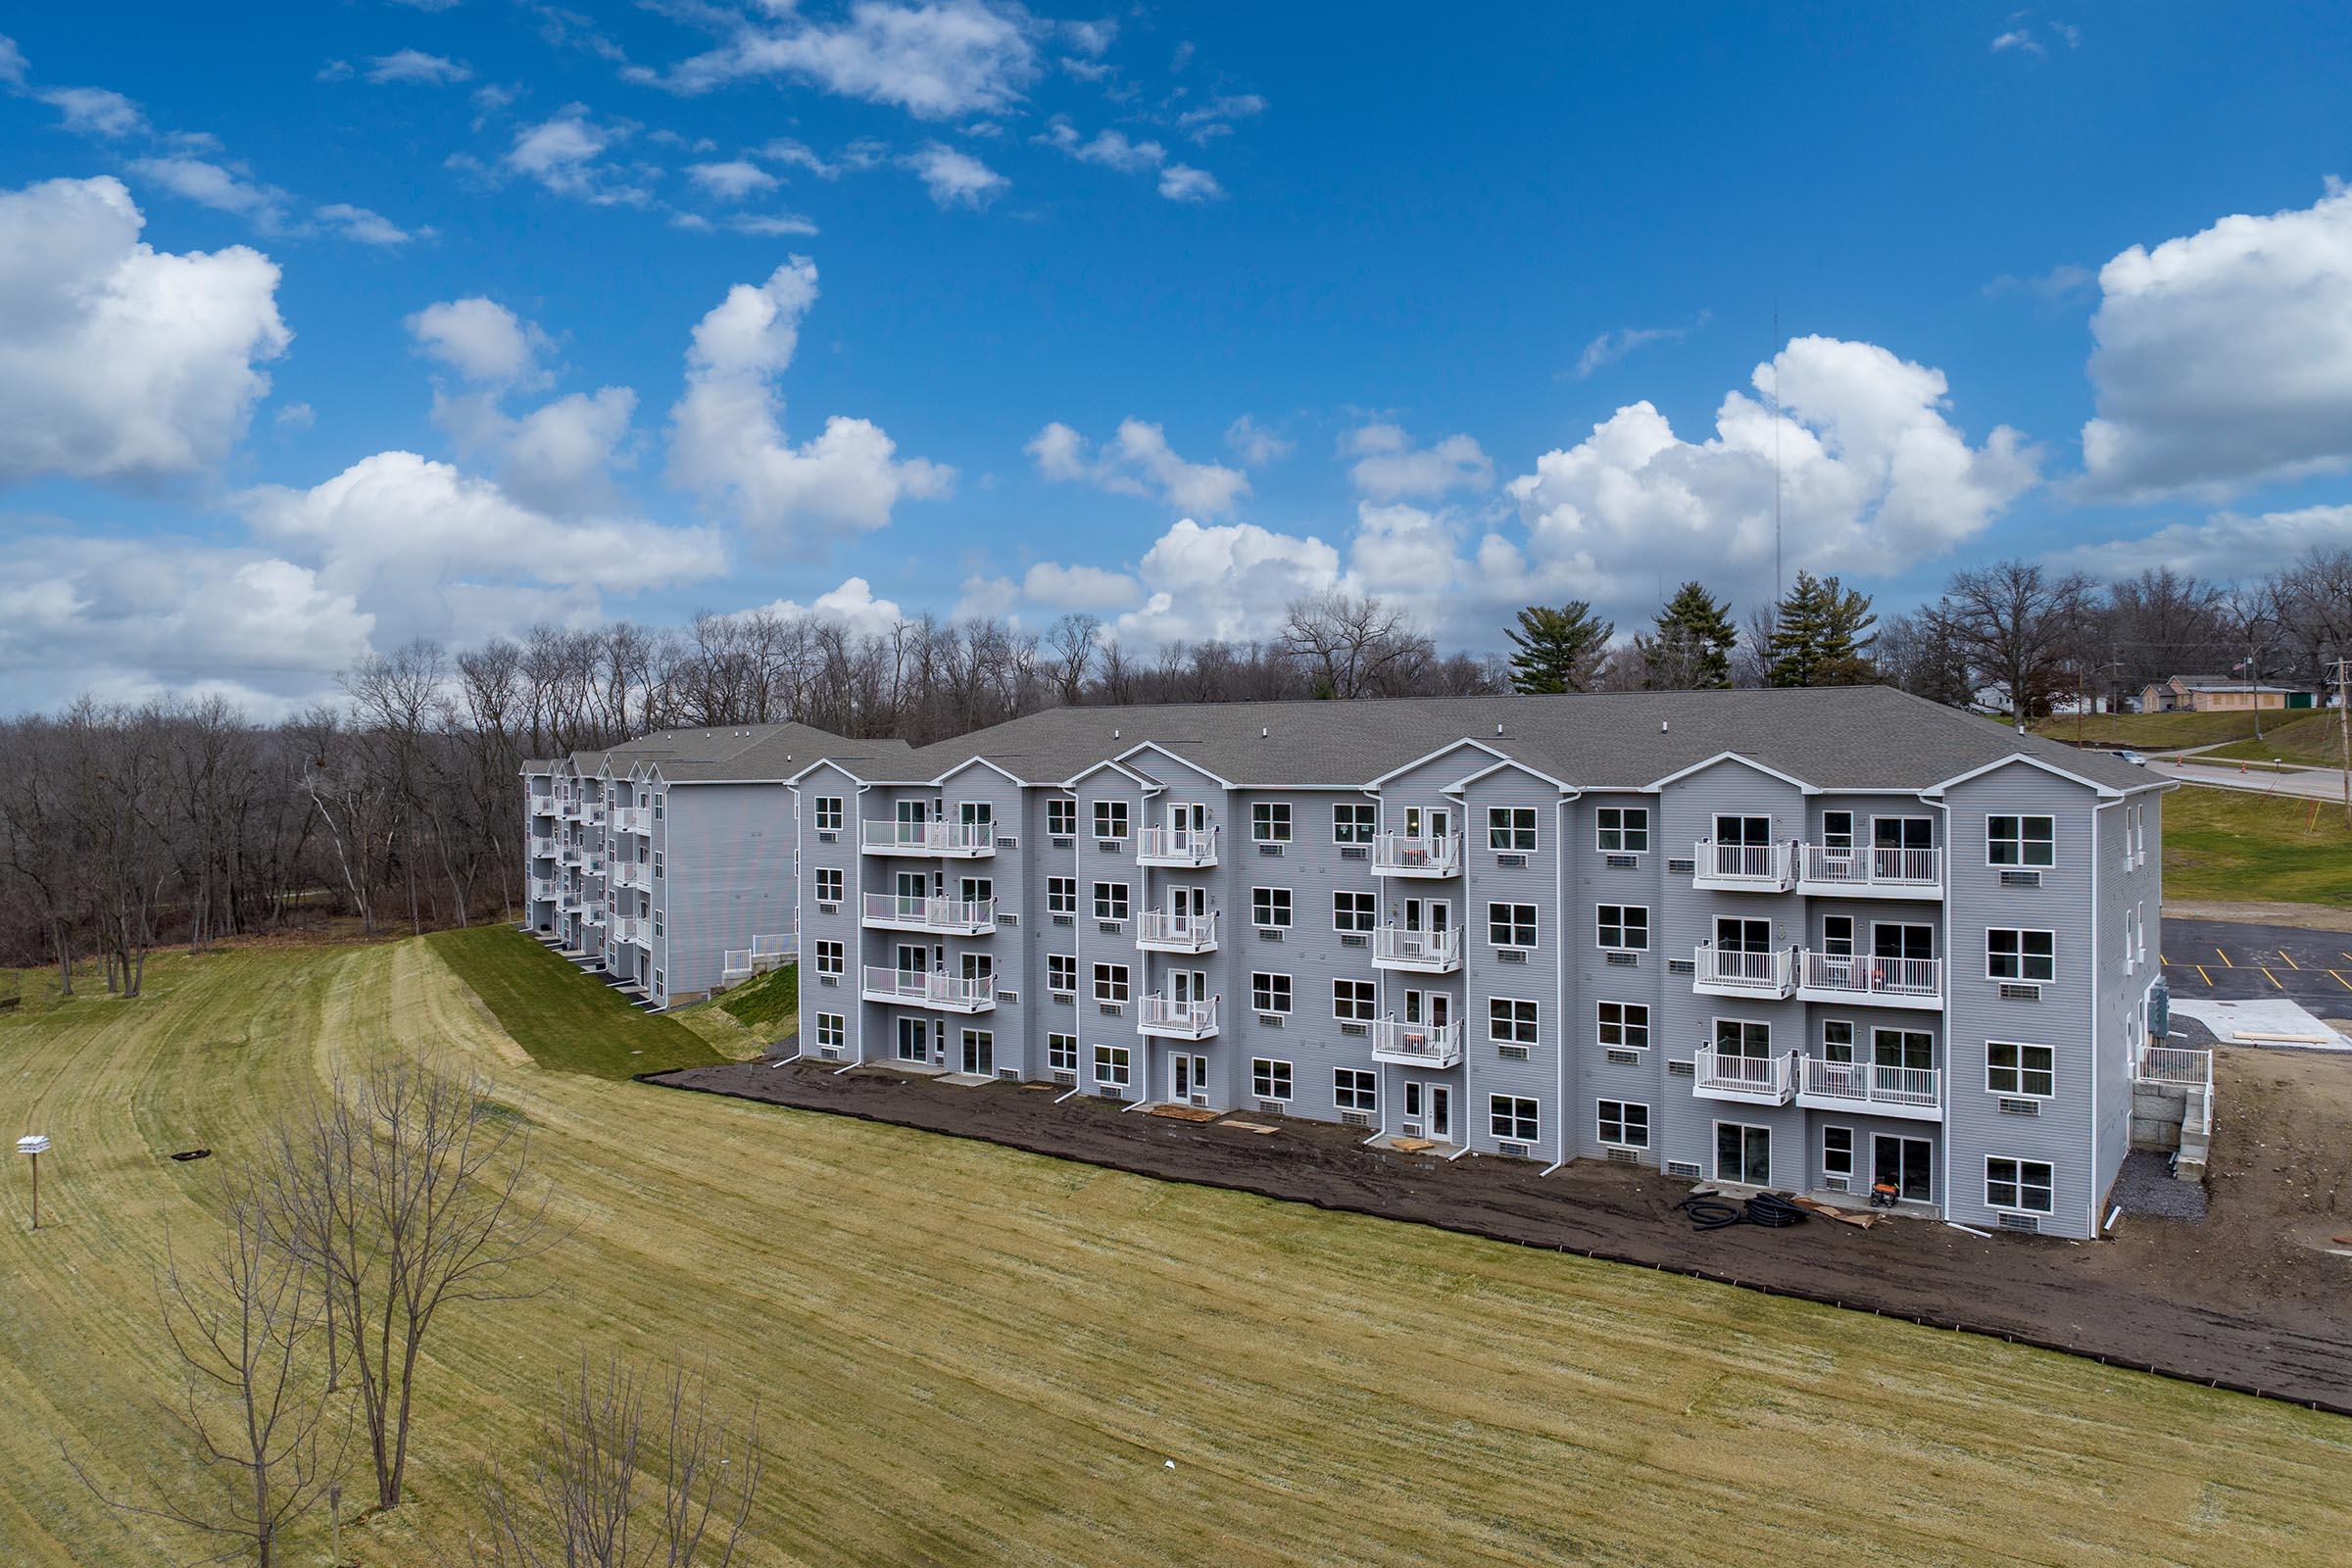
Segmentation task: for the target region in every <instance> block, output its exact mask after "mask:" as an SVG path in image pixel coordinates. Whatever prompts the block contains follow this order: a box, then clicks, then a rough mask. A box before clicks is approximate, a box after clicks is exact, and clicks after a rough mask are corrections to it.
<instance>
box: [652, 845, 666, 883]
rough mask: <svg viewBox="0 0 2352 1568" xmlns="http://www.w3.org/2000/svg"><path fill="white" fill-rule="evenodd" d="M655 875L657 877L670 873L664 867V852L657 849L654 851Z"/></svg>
mask: <svg viewBox="0 0 2352 1568" xmlns="http://www.w3.org/2000/svg"><path fill="white" fill-rule="evenodd" d="M654 875H655V876H656V877H662V876H666V875H668V873H667V872H666V871H664V870H662V852H661V851H660V850H656V851H655V852H654Z"/></svg>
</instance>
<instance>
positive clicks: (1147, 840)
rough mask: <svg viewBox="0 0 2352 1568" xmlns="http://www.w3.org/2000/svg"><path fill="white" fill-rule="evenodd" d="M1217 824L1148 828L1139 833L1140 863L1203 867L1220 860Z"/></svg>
mask: <svg viewBox="0 0 2352 1568" xmlns="http://www.w3.org/2000/svg"><path fill="white" fill-rule="evenodd" d="M1217 834H1218V830H1217V829H1215V828H1213V827H1148V828H1145V829H1144V830H1143V831H1142V832H1140V833H1138V834H1136V836H1135V858H1136V863H1138V864H1139V865H1181V866H1199V865H1214V864H1216V863H1217Z"/></svg>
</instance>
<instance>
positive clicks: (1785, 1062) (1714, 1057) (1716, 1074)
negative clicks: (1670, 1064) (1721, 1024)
mask: <svg viewBox="0 0 2352 1568" xmlns="http://www.w3.org/2000/svg"><path fill="white" fill-rule="evenodd" d="M1691 1066H1692V1078H1691V1083H1692V1087H1694V1088H1695V1089H1696V1090H1697V1091H1698V1093H1700V1094H1702V1095H1715V1096H1731V1097H1737V1098H1740V1099H1744V1100H1754V1101H1761V1102H1767V1103H1774V1104H1779V1103H1785V1102H1786V1101H1787V1100H1788V1099H1789V1095H1790V1094H1791V1093H1792V1092H1793V1091H1794V1089H1795V1084H1796V1054H1795V1053H1794V1052H1789V1053H1786V1054H1781V1055H1778V1056H1732V1055H1726V1054H1723V1053H1721V1052H1719V1051H1717V1050H1716V1049H1715V1048H1714V1047H1713V1046H1701V1047H1699V1048H1698V1051H1697V1054H1694V1055H1693V1056H1692V1057H1691Z"/></svg>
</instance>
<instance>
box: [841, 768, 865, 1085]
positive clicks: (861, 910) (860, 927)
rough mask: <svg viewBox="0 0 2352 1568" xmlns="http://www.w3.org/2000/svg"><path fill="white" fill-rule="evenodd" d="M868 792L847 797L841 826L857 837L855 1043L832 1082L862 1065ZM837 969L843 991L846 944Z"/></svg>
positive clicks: (854, 851)
mask: <svg viewBox="0 0 2352 1568" xmlns="http://www.w3.org/2000/svg"><path fill="white" fill-rule="evenodd" d="M872 788H873V786H872V785H871V784H864V783H860V784H859V785H858V790H857V793H856V794H854V795H852V796H851V797H850V801H851V804H852V806H853V807H855V808H856V809H854V810H853V811H851V813H850V814H849V816H848V817H847V819H845V820H844V821H843V822H842V824H841V830H842V831H843V832H844V833H850V832H855V833H856V834H857V835H858V837H857V840H856V842H854V843H853V844H852V845H851V846H850V850H851V854H852V855H853V856H854V857H855V858H854V860H853V861H852V863H853V864H855V865H856V866H857V867H858V897H857V899H856V901H855V902H853V903H852V904H851V905H850V907H851V908H852V909H855V910H856V911H857V915H856V917H855V918H856V922H857V923H856V927H855V929H856V930H857V932H858V987H857V990H856V992H855V993H854V995H856V997H857V998H858V1041H857V1045H856V1046H855V1047H854V1048H853V1049H852V1050H851V1052H850V1059H849V1060H848V1061H845V1062H843V1063H842V1064H841V1065H840V1066H839V1067H836V1068H834V1069H833V1076H834V1077H836V1078H838V1077H840V1076H841V1075H842V1074H843V1073H845V1072H848V1071H850V1070H851V1069H852V1068H854V1067H862V1066H864V1065H865V792H866V791H868V790H870V789H872ZM851 822H856V823H857V824H858V826H857V827H856V828H855V829H853V828H852V827H851V826H850V823H851ZM841 967H842V970H843V973H842V977H841V978H842V982H843V987H844V989H847V988H848V982H849V978H850V977H849V973H848V970H849V968H850V956H849V953H848V951H847V944H846V943H845V944H844V951H843V953H842V956H841Z"/></svg>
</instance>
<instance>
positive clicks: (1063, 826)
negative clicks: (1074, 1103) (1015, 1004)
mask: <svg viewBox="0 0 2352 1568" xmlns="http://www.w3.org/2000/svg"><path fill="white" fill-rule="evenodd" d="M1046 833H1047V836H1048V837H1050V838H1057V839H1074V838H1076V837H1077V836H1078V803H1077V802H1076V801H1062V800H1052V801H1048V802H1046ZM1070 1065H1071V1067H1073V1068H1075V1067H1076V1066H1077V1065H1078V1063H1077V1062H1076V1061H1075V1060H1073V1061H1072V1062H1071V1063H1070Z"/></svg>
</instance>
